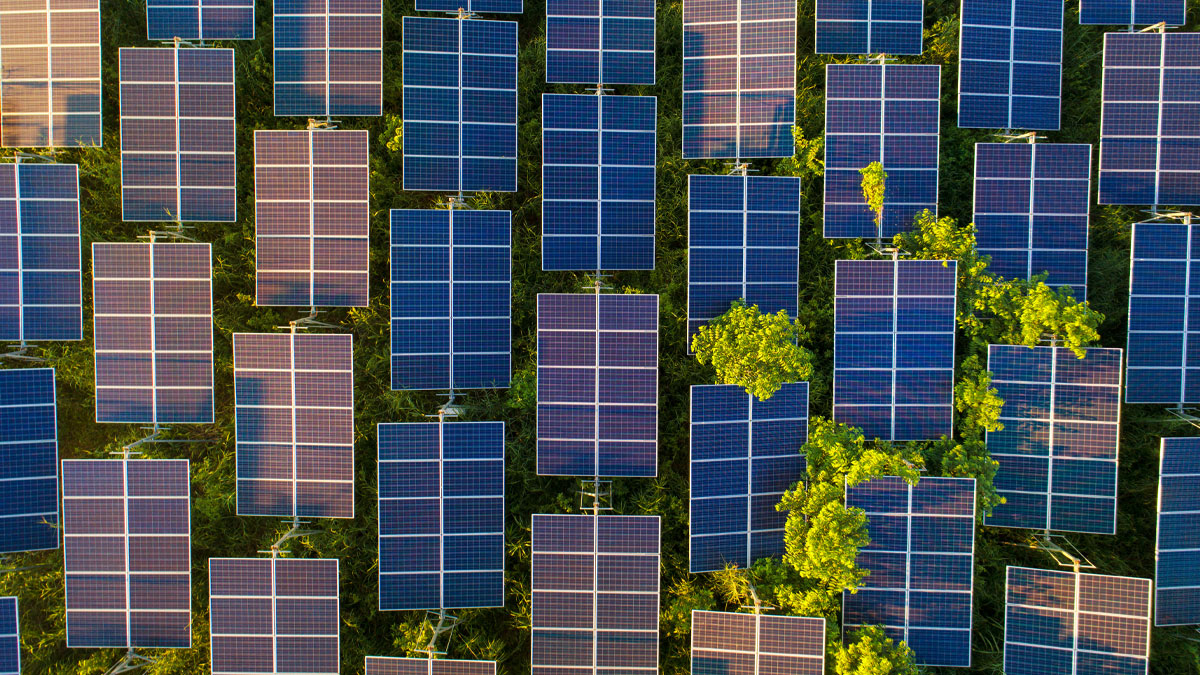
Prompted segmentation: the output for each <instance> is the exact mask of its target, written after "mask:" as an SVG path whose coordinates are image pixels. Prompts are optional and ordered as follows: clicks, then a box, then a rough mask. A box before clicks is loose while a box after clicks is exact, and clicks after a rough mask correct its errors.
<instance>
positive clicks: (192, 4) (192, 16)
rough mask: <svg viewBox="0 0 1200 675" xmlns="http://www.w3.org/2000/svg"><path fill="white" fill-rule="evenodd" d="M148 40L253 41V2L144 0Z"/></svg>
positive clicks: (247, 0) (240, 0)
mask: <svg viewBox="0 0 1200 675" xmlns="http://www.w3.org/2000/svg"><path fill="white" fill-rule="evenodd" d="M146 38H147V39H149V40H173V39H175V38H180V39H182V40H253V39H254V0H146Z"/></svg>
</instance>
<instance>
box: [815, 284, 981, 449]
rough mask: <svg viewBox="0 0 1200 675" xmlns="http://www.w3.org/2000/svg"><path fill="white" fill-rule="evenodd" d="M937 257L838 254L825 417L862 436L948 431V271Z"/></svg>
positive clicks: (951, 289)
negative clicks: (830, 400) (863, 257)
mask: <svg viewBox="0 0 1200 675" xmlns="http://www.w3.org/2000/svg"><path fill="white" fill-rule="evenodd" d="M957 270H958V264H957V263H956V262H955V261H953V260H949V261H943V260H839V261H837V268H836V270H835V273H834V284H835V285H836V293H835V298H834V310H833V311H834V319H833V321H834V333H833V364H834V365H833V380H834V381H833V418H834V420H836V421H838V422H842V423H845V424H849V425H850V426H854V427H859V428H860V429H862V430H863V434H864V435H865V436H866V437H867V438H868V439H871V438H882V439H884V440H889V441H920V440H930V439H935V438H938V437H940V436H949V435H950V434H951V432H952V430H953V424H952V418H953V412H954V330H955V322H954V319H955V313H954V311H955V281H956V277H955V274H956V273H957Z"/></svg>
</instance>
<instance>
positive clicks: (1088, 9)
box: [1079, 0, 1187, 28]
mask: <svg viewBox="0 0 1200 675" xmlns="http://www.w3.org/2000/svg"><path fill="white" fill-rule="evenodd" d="M1176 2H1178V3H1179V14H1178V17H1179V20H1178V21H1176V20H1175V17H1174V16H1172V17H1171V18H1170V19H1168V18H1167V17H1158V16H1154V17H1142V18H1143V20H1142V21H1137V19H1138V18H1139V15H1138V4H1139V0H1123V1H1122V0H1080V2H1079V23H1080V24H1081V25H1085V26H1087V25H1091V26H1113V25H1121V26H1125V25H1129V26H1148V25H1151V24H1155V23H1158V22H1160V21H1165V22H1166V24H1167V26H1168V27H1170V28H1175V27H1178V26H1182V25H1183V24H1184V23H1185V22H1186V21H1187V17H1186V14H1187V6H1186V2H1187V0H1176ZM1101 4H1104V5H1107V6H1108V7H1105V8H1104V9H1100V8H1099V7H1098V6H1099V5H1101ZM1118 4H1122V5H1124V4H1128V5H1129V14H1128V21H1117V22H1109V21H1104V20H1102V19H1103V17H1092V16H1090V15H1091V14H1092V13H1094V12H1103V11H1105V10H1107V9H1109V8H1110V7H1111V6H1115V5H1118ZM1122 9H1124V8H1122ZM1151 19H1153V20H1151Z"/></svg>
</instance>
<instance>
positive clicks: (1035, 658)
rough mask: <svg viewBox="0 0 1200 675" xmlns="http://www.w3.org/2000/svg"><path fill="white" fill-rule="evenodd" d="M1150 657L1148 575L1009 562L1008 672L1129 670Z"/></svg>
mask: <svg viewBox="0 0 1200 675" xmlns="http://www.w3.org/2000/svg"><path fill="white" fill-rule="evenodd" d="M1149 656H1150V580H1149V579H1135V578H1132V577H1114V576H1104V575H1099V574H1079V573H1075V572H1060V571H1057V570H1038V569H1031V568H1028V567H1009V568H1008V590H1007V604H1006V607H1005V616H1004V672H1005V673H1006V674H1007V675H1046V673H1081V674H1082V673H1129V674H1130V675H1133V674H1135V673H1146V672H1148V667H1149Z"/></svg>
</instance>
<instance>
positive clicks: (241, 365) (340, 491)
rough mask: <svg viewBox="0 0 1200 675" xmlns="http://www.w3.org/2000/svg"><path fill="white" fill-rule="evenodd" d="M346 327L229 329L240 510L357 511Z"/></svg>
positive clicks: (308, 514) (334, 514)
mask: <svg viewBox="0 0 1200 675" xmlns="http://www.w3.org/2000/svg"><path fill="white" fill-rule="evenodd" d="M351 340H352V337H351V336H350V335H316V334H295V333H292V334H262V333H257V334H256V333H235V334H234V335H233V385H234V403H235V406H236V408H235V409H236V415H237V417H236V420H237V421H236V424H237V426H236V434H237V511H238V515H242V516H289V517H298V518H353V517H354V373H353V368H354V350H353V345H352V344H351Z"/></svg>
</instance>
